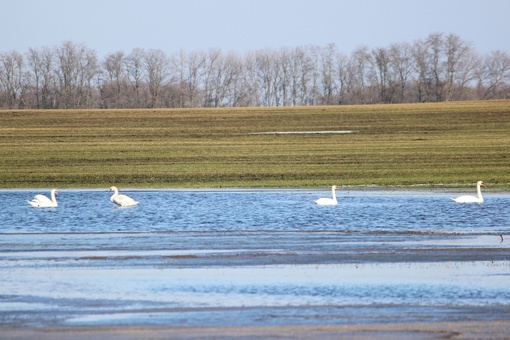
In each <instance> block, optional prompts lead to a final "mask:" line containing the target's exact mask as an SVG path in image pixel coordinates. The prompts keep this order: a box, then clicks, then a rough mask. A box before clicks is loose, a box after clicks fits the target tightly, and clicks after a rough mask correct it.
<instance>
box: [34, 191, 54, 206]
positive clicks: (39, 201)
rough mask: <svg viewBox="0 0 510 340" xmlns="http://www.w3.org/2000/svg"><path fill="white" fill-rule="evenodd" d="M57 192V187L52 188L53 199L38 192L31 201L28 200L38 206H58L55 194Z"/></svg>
mask: <svg viewBox="0 0 510 340" xmlns="http://www.w3.org/2000/svg"><path fill="white" fill-rule="evenodd" d="M57 194H58V191H57V189H51V200H50V199H49V198H48V197H46V196H44V195H41V194H38V195H35V196H34V198H33V199H32V200H31V201H28V204H30V205H31V206H33V207H36V208H55V207H58V203H57V199H56V198H55V195H57Z"/></svg>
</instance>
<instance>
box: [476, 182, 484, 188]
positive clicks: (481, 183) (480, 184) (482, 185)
mask: <svg viewBox="0 0 510 340" xmlns="http://www.w3.org/2000/svg"><path fill="white" fill-rule="evenodd" d="M476 185H479V186H481V187H484V188H485V184H484V183H483V181H478V182H476Z"/></svg>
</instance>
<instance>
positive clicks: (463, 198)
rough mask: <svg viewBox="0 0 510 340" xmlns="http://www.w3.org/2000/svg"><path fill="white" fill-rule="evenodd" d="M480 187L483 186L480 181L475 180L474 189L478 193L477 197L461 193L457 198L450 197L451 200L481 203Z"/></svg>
mask: <svg viewBox="0 0 510 340" xmlns="http://www.w3.org/2000/svg"><path fill="white" fill-rule="evenodd" d="M480 187H485V184H483V182H482V181H478V182H476V191H477V193H478V197H476V196H471V195H462V196H459V197H457V198H452V199H451V200H452V201H454V202H457V203H483V197H482V190H481V189H480Z"/></svg>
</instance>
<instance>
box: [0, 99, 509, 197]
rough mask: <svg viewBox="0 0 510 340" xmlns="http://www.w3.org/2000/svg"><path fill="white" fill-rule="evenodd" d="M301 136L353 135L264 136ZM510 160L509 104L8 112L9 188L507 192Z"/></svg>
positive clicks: (5, 173)
mask: <svg viewBox="0 0 510 340" xmlns="http://www.w3.org/2000/svg"><path fill="white" fill-rule="evenodd" d="M300 131H301V132H303V131H353V133H350V134H256V133H261V132H300ZM254 133H255V134H254ZM509 155H510V101H477V102H451V103H430V104H399V105H363V106H319V107H284V108H274V107H272V108H228V109H227V108H225V109H156V110H149V109H147V110H48V111H47V110H44V111H33V110H26V111H23V110H21V111H20V110H16V111H7V110H4V111H0V159H1V161H0V187H3V188H50V187H56V188H103V187H109V186H111V185H114V184H115V185H117V186H119V187H130V188H219V187H323V186H329V185H332V184H337V185H339V186H343V187H370V186H380V187H414V186H425V187H474V183H475V182H476V181H477V180H483V181H484V182H485V183H486V184H487V186H488V187H489V188H499V189H508V188H510V171H509V170H510V156H509Z"/></svg>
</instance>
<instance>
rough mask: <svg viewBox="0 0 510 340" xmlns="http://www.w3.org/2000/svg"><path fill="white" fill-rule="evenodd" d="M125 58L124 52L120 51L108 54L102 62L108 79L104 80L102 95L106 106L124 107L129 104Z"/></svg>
mask: <svg viewBox="0 0 510 340" xmlns="http://www.w3.org/2000/svg"><path fill="white" fill-rule="evenodd" d="M125 59H126V57H125V55H124V52H122V51H118V52H114V53H110V54H108V55H107V56H106V57H105V59H104V61H103V63H102V67H103V70H104V77H105V78H106V79H105V80H104V82H103V86H102V91H101V97H102V100H103V104H104V107H106V108H108V107H114V108H122V107H127V106H128V105H129V104H128V103H127V100H126V95H127V94H128V90H127V89H128V74H127V71H126V69H125V68H126V60H125Z"/></svg>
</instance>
